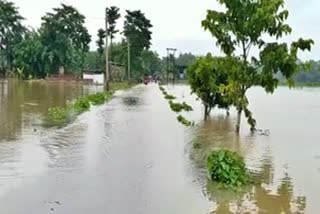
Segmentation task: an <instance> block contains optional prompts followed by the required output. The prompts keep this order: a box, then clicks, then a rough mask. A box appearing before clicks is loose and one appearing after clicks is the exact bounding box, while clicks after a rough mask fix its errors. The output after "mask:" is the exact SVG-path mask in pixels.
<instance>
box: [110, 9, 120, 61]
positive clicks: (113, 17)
mask: <svg viewBox="0 0 320 214" xmlns="http://www.w3.org/2000/svg"><path fill="white" fill-rule="evenodd" d="M107 13H108V24H109V28H108V34H109V37H110V48H109V52H110V59H111V61H113V58H112V45H113V39H114V38H115V34H116V33H118V32H119V30H117V29H116V25H117V21H118V19H119V18H120V17H121V15H120V9H119V8H118V7H115V6H112V7H110V8H107Z"/></svg>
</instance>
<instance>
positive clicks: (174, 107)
mask: <svg viewBox="0 0 320 214" xmlns="http://www.w3.org/2000/svg"><path fill="white" fill-rule="evenodd" d="M169 104H170V108H171V109H172V111H174V112H177V113H178V112H181V111H192V110H193V109H192V107H191V106H189V105H188V104H186V103H185V102H183V103H182V104H181V103H174V102H172V101H171V100H170V101H169Z"/></svg>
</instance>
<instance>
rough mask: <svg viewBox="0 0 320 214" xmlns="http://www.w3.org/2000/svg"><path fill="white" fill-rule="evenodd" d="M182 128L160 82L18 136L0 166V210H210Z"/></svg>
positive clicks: (82, 213)
mask: <svg viewBox="0 0 320 214" xmlns="http://www.w3.org/2000/svg"><path fill="white" fill-rule="evenodd" d="M185 131H186V130H185V128H184V127H183V126H182V125H180V124H179V123H178V122H177V121H176V115H175V114H174V113H172V112H171V111H170V109H169V108H168V104H167V102H166V101H165V100H164V99H163V98H162V95H161V94H160V91H159V89H158V87H157V86H156V85H151V86H138V87H136V88H134V89H132V90H131V91H128V92H123V93H121V94H118V95H117V96H116V98H115V99H113V100H112V101H111V102H110V103H108V104H106V105H104V106H100V107H97V108H95V109H93V110H92V111H90V112H88V113H85V114H83V115H81V116H80V117H79V118H78V119H77V121H75V122H74V123H72V124H71V125H69V126H67V127H65V128H62V129H49V130H47V129H43V130H39V131H38V132H36V133H32V134H30V136H27V137H26V138H25V139H22V140H21V146H19V147H18V148H19V149H17V150H16V151H11V152H12V153H14V154H16V155H15V156H14V157H13V160H12V161H11V162H8V161H7V160H6V163H5V164H2V165H1V168H0V172H1V175H0V213H1V214H2V213H4V214H46V213H57V214H73V213H74V214H100V213H101V214H104V213H108V214H144V213H145V214H171V213H172V214H179V213H183V214H189V213H190V214H193V213H194V214H200V213H209V211H210V202H209V201H208V199H207V198H206V197H205V195H204V194H203V193H202V188H201V185H200V184H198V182H197V181H196V180H197V179H196V177H197V176H195V173H196V172H194V169H193V168H194V167H193V165H192V161H191V160H190V158H189V154H188V145H187V143H186V142H188V141H189V139H187V138H188V135H187V134H186V133H185ZM6 149H8V150H9V149H13V147H11V146H10V145H6ZM1 157H3V156H1ZM0 162H1V163H3V160H0Z"/></svg>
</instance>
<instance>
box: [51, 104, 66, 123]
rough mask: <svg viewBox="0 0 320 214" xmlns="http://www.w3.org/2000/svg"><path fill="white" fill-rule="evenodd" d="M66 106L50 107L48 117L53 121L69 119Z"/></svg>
mask: <svg viewBox="0 0 320 214" xmlns="http://www.w3.org/2000/svg"><path fill="white" fill-rule="evenodd" d="M67 115H68V111H67V108H66V107H53V108H49V109H48V113H47V119H48V120H49V121H51V122H64V121H65V120H66V119H67Z"/></svg>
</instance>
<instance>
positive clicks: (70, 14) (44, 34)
mask: <svg viewBox="0 0 320 214" xmlns="http://www.w3.org/2000/svg"><path fill="white" fill-rule="evenodd" d="M42 21H43V22H42V25H41V29H40V32H41V38H42V43H43V45H44V46H45V47H46V52H47V55H48V59H49V62H50V64H51V66H50V72H55V71H57V69H58V68H59V67H60V66H65V67H70V66H72V65H74V64H76V63H81V61H83V59H82V57H83V55H84V53H86V52H88V51H89V43H90V41H91V36H90V35H89V33H88V30H87V28H86V27H85V26H84V22H85V17H84V16H83V15H82V14H81V13H79V11H78V10H77V9H76V8H74V7H73V6H68V5H65V4H61V7H60V8H54V9H53V12H51V13H47V14H46V15H45V16H44V17H42ZM74 55H77V56H76V57H75V58H74V57H73V56H74ZM76 59H79V60H80V61H78V62H74V61H73V60H76Z"/></svg>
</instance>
